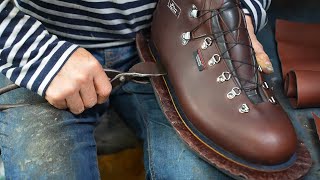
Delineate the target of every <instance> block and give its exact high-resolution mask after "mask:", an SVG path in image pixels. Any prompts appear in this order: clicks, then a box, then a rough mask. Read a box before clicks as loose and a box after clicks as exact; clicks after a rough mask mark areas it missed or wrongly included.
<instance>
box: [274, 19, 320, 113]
mask: <svg viewBox="0 0 320 180" xmlns="http://www.w3.org/2000/svg"><path fill="white" fill-rule="evenodd" d="M319 32H320V24H306V23H298V22H290V21H286V20H277V23H276V41H277V46H278V53H279V58H280V60H281V68H282V76H283V78H284V80H285V82H284V91H285V94H286V95H287V96H288V97H289V99H290V101H291V104H292V106H293V107H294V108H308V107H320V96H319V94H320V84H319V82H320V53H319V49H320V36H319Z"/></svg>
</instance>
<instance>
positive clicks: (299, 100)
mask: <svg viewBox="0 0 320 180" xmlns="http://www.w3.org/2000/svg"><path fill="white" fill-rule="evenodd" d="M319 80H320V71H303V70H302V71H299V70H297V71H290V72H289V73H288V74H287V75H286V77H285V83H284V92H285V94H286V95H287V96H288V97H289V99H290V102H291V104H292V106H293V107H295V108H307V107H319V105H320V96H319V95H320V83H319V82H320V81H319Z"/></svg>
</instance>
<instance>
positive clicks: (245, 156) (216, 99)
mask: <svg viewBox="0 0 320 180" xmlns="http://www.w3.org/2000/svg"><path fill="white" fill-rule="evenodd" d="M136 42H137V49H138V52H139V55H140V57H141V60H142V61H143V63H144V62H147V64H148V65H150V63H154V62H157V63H158V64H161V65H162V66H163V69H165V70H166V71H167V75H166V76H164V77H152V78H150V80H151V83H152V85H153V87H154V91H155V95H156V97H157V98H158V102H159V105H160V107H161V108H162V111H163V112H164V114H165V116H166V117H167V120H168V121H169V122H170V123H171V125H172V127H173V128H174V130H175V131H176V132H177V135H178V136H179V137H180V138H181V139H182V140H183V141H184V142H185V143H186V145H187V146H188V147H189V148H190V149H191V150H193V151H194V152H195V153H197V155H198V156H199V157H201V158H203V159H204V160H205V161H207V162H208V163H210V164H211V165H214V166H215V167H217V168H219V169H220V170H221V171H223V172H224V173H226V174H228V175H229V176H232V177H233V178H236V179H255V180H259V179H299V178H301V177H302V176H303V175H305V174H306V173H307V172H308V170H309V169H310V167H311V164H312V160H311V157H310V153H309V152H308V150H307V149H306V147H305V146H304V144H303V143H301V142H299V143H298V142H297V137H296V134H295V131H294V128H293V126H292V124H291V122H290V120H289V118H288V116H287V115H286V113H285V112H284V111H283V109H282V107H281V106H279V105H278V104H277V102H276V100H275V98H274V97H273V95H272V87H269V85H268V84H267V83H266V82H265V81H264V80H263V78H262V75H261V71H262V70H261V68H260V67H259V66H258V65H257V63H256V59H255V54H254V51H253V48H252V46H251V41H250V39H249V34H248V32H247V29H246V23H245V17H244V14H243V12H242V10H241V8H240V7H239V1H238V0H159V1H158V5H157V8H156V11H155V13H154V16H153V22H152V25H151V36H150V39H147V38H145V36H144V35H143V34H142V33H138V34H137V39H136ZM143 63H142V65H141V67H144V65H143ZM147 67H148V66H145V69H147Z"/></svg>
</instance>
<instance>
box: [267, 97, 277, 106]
mask: <svg viewBox="0 0 320 180" xmlns="http://www.w3.org/2000/svg"><path fill="white" fill-rule="evenodd" d="M269 102H270V103H271V104H276V103H277V102H276V100H275V99H274V97H273V96H271V97H270V98H269Z"/></svg>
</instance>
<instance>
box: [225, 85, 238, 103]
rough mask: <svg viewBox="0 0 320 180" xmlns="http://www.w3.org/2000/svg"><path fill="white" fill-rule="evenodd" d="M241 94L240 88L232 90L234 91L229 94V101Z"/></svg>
mask: <svg viewBox="0 0 320 180" xmlns="http://www.w3.org/2000/svg"><path fill="white" fill-rule="evenodd" d="M240 94H241V89H240V88H238V87H234V88H232V90H231V91H230V92H229V93H228V94H227V98H228V99H230V100H231V99H233V98H235V97H236V96H239V95H240Z"/></svg>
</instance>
